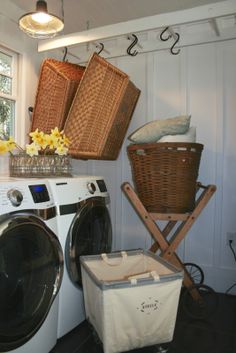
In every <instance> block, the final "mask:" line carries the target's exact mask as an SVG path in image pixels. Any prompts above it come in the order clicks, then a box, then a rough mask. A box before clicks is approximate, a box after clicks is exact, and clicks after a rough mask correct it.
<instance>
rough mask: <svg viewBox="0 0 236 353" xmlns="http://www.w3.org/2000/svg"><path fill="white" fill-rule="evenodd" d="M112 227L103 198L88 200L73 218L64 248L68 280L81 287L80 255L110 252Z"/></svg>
mask: <svg viewBox="0 0 236 353" xmlns="http://www.w3.org/2000/svg"><path fill="white" fill-rule="evenodd" d="M111 245H112V225H111V219H110V215H109V211H108V209H107V207H106V204H105V199H104V198H101V199H99V198H94V199H88V200H87V201H86V203H85V204H84V206H83V207H82V208H81V209H80V210H79V212H78V213H77V214H76V216H75V217H74V220H73V222H72V224H71V226H70V229H69V234H68V237H67V246H66V264H67V269H68V272H69V275H70V278H71V280H72V282H73V283H74V284H76V285H77V286H79V287H81V286H82V277H81V269H80V259H79V258H80V256H81V255H96V254H101V253H107V252H110V251H111Z"/></svg>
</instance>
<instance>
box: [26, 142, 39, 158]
mask: <svg viewBox="0 0 236 353" xmlns="http://www.w3.org/2000/svg"><path fill="white" fill-rule="evenodd" d="M39 150H40V146H38V145H37V144H36V143H34V142H32V143H31V144H30V145H26V153H27V154H28V155H29V156H31V157H33V156H37V155H38V154H39Z"/></svg>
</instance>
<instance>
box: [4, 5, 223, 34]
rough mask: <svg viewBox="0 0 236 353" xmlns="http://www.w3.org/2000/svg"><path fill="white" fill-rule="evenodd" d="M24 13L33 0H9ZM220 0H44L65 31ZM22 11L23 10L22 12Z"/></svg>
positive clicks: (80, 29)
mask: <svg viewBox="0 0 236 353" xmlns="http://www.w3.org/2000/svg"><path fill="white" fill-rule="evenodd" d="M9 1H11V2H12V3H14V4H15V5H17V6H18V7H19V8H21V9H22V11H23V12H32V11H35V5H36V0H35V1H34V0H31V1H29V0H9ZM221 1H222V0H47V4H48V11H49V12H51V13H54V14H55V15H57V16H59V17H62V14H63V13H64V22H65V28H64V32H63V33H64V34H67V33H73V32H80V31H84V30H86V29H91V28H95V27H101V26H105V25H108V24H114V23H118V22H125V21H129V20H132V19H137V18H141V17H146V16H152V15H157V14H160V13H166V12H173V11H178V10H184V9H189V8H193V7H197V6H202V5H207V4H211V3H216V2H221ZM22 14H23V13H22Z"/></svg>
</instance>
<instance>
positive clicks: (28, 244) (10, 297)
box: [0, 178, 63, 353]
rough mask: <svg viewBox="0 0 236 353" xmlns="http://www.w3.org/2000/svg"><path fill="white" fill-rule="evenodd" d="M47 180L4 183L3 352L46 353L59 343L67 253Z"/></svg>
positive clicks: (0, 192)
mask: <svg viewBox="0 0 236 353" xmlns="http://www.w3.org/2000/svg"><path fill="white" fill-rule="evenodd" d="M55 216H56V209H55V205H54V202H53V198H52V194H51V192H50V187H49V185H48V182H47V181H46V180H43V179H41V180H32V179H14V178H6V179H4V178H2V179H0V352H1V353H3V352H10V353H48V352H49V351H50V350H51V349H52V348H53V347H54V346H55V344H56V341H57V324H58V296H57V293H58V291H59V288H60V284H61V281H62V275H63V253H62V248H61V246H60V242H59V241H58V238H57V236H56V232H57V224H56V217H55Z"/></svg>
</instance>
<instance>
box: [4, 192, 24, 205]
mask: <svg viewBox="0 0 236 353" xmlns="http://www.w3.org/2000/svg"><path fill="white" fill-rule="evenodd" d="M7 197H8V198H9V200H10V202H11V204H12V206H15V207H17V206H20V204H21V202H22V200H23V195H22V193H21V192H20V191H19V190H17V189H10V190H9V191H8V192H7Z"/></svg>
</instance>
